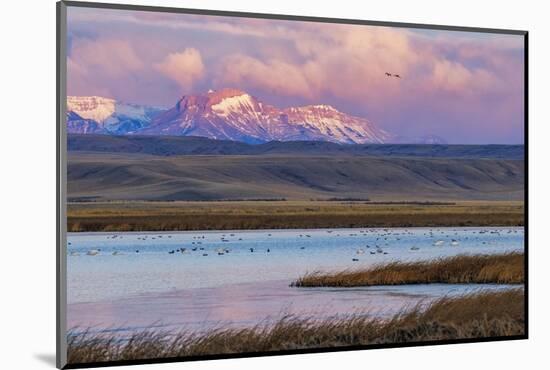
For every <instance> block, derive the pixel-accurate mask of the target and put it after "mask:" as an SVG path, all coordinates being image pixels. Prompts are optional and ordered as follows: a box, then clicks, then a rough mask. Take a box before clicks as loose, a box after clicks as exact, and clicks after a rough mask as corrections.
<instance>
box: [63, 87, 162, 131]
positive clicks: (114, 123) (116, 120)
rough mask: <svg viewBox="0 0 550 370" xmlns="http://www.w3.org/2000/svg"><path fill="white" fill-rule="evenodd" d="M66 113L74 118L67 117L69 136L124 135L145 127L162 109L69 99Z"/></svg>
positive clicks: (94, 99)
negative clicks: (92, 133)
mask: <svg viewBox="0 0 550 370" xmlns="http://www.w3.org/2000/svg"><path fill="white" fill-rule="evenodd" d="M67 111H68V113H72V114H76V116H68V122H69V125H68V127H69V132H78V133H86V132H94V133H110V134H127V133H131V132H135V131H138V130H140V129H142V128H144V127H146V126H148V125H149V123H150V122H151V120H152V118H153V117H155V116H156V115H157V114H158V113H159V112H160V111H161V109H160V108H156V107H147V106H141V105H135V104H126V103H121V102H118V101H116V100H114V99H109V98H103V97H99V96H68V97H67ZM77 117H79V119H77ZM92 122H94V123H95V124H92ZM91 126H94V130H93V131H90V129H89V127H91Z"/></svg>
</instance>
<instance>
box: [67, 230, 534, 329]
mask: <svg viewBox="0 0 550 370" xmlns="http://www.w3.org/2000/svg"><path fill="white" fill-rule="evenodd" d="M523 237H524V231H523V228H433V229H429V228H392V229H331V230H262V231H224V232H180V233H115V234H113V233H70V234H69V236H68V242H69V245H68V253H69V256H68V257H67V258H68V263H67V265H68V267H67V270H68V282H67V283H68V304H69V306H68V321H69V327H71V326H77V325H78V326H94V327H101V328H108V327H127V328H130V329H131V328H140V327H147V326H150V325H151V324H153V323H156V324H158V325H161V326H162V325H166V326H171V327H181V326H185V327H191V328H193V329H197V330H199V329H204V328H208V327H212V326H216V325H222V324H223V325H227V324H229V323H231V324H232V325H250V324H256V323H258V321H260V320H264V319H266V318H268V317H276V316H278V315H280V314H282V313H297V314H304V315H313V316H315V317H327V316H332V315H342V314H344V315H345V314H349V313H355V312H368V313H369V314H371V315H376V316H386V315H391V314H392V313H395V312H397V311H398V310H401V309H402V308H403V307H405V306H410V305H414V304H416V303H418V302H429V300H431V299H434V298H438V297H441V296H444V295H452V294H462V293H464V292H466V291H471V290H475V289H481V287H480V286H475V285H438V284H432V285H417V286H407V287H403V286H401V287H369V288H358V289H349V288H348V289H329V288H322V289H311V288H309V289H297V288H289V287H288V284H289V283H290V282H291V281H292V280H294V279H295V278H296V277H298V276H300V275H302V274H304V273H305V272H308V271H315V270H323V271H327V270H328V271H330V270H341V269H345V268H357V267H361V266H368V265H372V264H375V263H380V262H383V261H395V260H400V261H403V260H418V259H430V258H434V257H442V256H450V255H456V254H467V253H470V254H471V253H502V252H508V251H516V250H523ZM413 247H414V248H413ZM182 248H185V251H184V252H183V253H182V252H181V249H182ZM411 248H413V249H411ZM417 248H418V249H417ZM194 249H196V250H194ZM178 250H179V251H178ZM377 250H379V251H378V252H377ZM172 251H173V253H172ZM88 253H90V254H96V253H97V254H96V255H93V256H92V255H88ZM371 253H373V254H371ZM353 259H358V260H359V261H353ZM503 288H507V287H506V286H504V287H503V286H500V287H499V286H491V285H484V286H483V287H482V289H503Z"/></svg>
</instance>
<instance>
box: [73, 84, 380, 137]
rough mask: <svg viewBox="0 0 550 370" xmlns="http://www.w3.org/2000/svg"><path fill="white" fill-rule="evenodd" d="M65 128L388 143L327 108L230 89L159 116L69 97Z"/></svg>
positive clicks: (183, 102) (189, 98)
mask: <svg viewBox="0 0 550 370" xmlns="http://www.w3.org/2000/svg"><path fill="white" fill-rule="evenodd" d="M68 127H69V132H73V133H105V134H117V135H121V134H122V135H124V134H140V135H173V136H202V137H207V138H211V139H217V140H232V141H242V142H247V143H262V142H268V141H274V140H276V141H296V140H306V141H310V140H316V141H331V142H336V143H349V144H363V143H384V142H388V141H390V140H391V135H390V134H388V133H387V132H385V131H383V130H381V129H379V128H377V127H376V126H375V125H374V124H373V123H372V122H370V121H368V120H366V119H364V118H360V117H355V116H351V115H348V114H345V113H342V112H339V111H338V110H336V109H335V108H333V107H331V106H330V105H308V106H303V107H291V108H286V109H279V108H276V107H274V106H272V105H269V104H265V103H263V102H261V101H260V100H258V99H257V98H255V97H253V96H251V95H250V94H248V93H246V92H244V91H241V90H236V89H222V90H218V91H213V90H210V91H208V92H207V93H206V94H200V95H186V96H183V97H182V98H181V99H180V100H179V101H178V102H177V104H176V105H175V106H174V107H173V108H171V109H167V110H164V111H160V110H159V109H158V108H150V107H143V106H137V105H131V104H123V103H119V102H117V101H115V100H112V99H106V98H100V97H69V99H68Z"/></svg>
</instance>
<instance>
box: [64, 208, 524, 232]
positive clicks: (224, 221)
mask: <svg viewBox="0 0 550 370" xmlns="http://www.w3.org/2000/svg"><path fill="white" fill-rule="evenodd" d="M67 215H68V216H67V230H68V231H69V232H97V231H102V232H122V231H137V232H146V231H152V232H155V231H157V232H160V231H207V230H219V231H222V230H223V231H231V230H234V231H235V230H288V229H297V230H300V229H301V230H312V229H348V228H355V229H357V228H390V227H392V228H395V227H402V228H407V227H513V226H518V227H521V226H524V221H525V214H524V206H523V202H520V201H509V202H501V201H475V202H471V201H462V202H454V203H452V204H451V203H444V204H441V203H437V204H426V203H413V204H411V203H383V204H380V203H375V204H371V203H368V202H360V201H356V202H350V201H278V202H254V201H243V202H241V201H220V202H178V203H173V202H113V203H90V202H84V203H71V204H69V205H68V210H67Z"/></svg>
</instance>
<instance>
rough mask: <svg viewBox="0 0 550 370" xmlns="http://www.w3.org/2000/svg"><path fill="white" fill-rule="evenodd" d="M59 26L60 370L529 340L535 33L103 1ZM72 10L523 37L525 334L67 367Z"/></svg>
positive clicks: (61, 16) (62, 17)
mask: <svg viewBox="0 0 550 370" xmlns="http://www.w3.org/2000/svg"><path fill="white" fill-rule="evenodd" d="M56 5H57V6H56V19H57V22H56V26H57V43H56V47H57V52H56V55H57V62H56V75H57V85H56V91H57V93H56V97H57V99H56V116H57V117H56V119H57V126H56V130H57V143H56V144H57V145H56V150H57V153H56V170H57V171H56V172H57V174H56V178H57V186H56V199H57V214H56V228H57V232H56V235H57V250H56V284H57V286H56V288H57V289H56V291H57V297H56V302H57V310H56V328H57V331H56V365H57V367H58V368H60V369H77V368H94V367H109V366H121V365H138V364H157V363H171V362H189V361H205V360H218V359H233V358H245V357H267V356H281V355H293V354H313V353H322V352H342V351H357V350H367V349H381V348H402V347H419V346H428V345H429V346H434V345H448V344H462V343H482V342H496V341H510V340H523V339H528V338H529V263H528V261H529V222H528V215H529V160H528V158H529V130H528V129H529V127H528V126H529V125H528V116H529V85H528V77H529V73H528V70H529V68H528V67H529V48H528V36H529V32H528V31H526V30H512V29H496V28H481V27H479V28H478V27H462V26H449V25H436V24H419V23H402V22H386V21H372V20H358V19H342V18H328V17H312V16H299V15H284V14H266V13H253V12H238V11H221V10H210V9H190V8H177V7H160V6H144V5H130V4H109V3H97V2H80V1H59V2H57V4H56ZM68 7H78V8H95V9H116V10H134V11H149V12H163V13H179V14H194V15H210V16H224V17H240V18H258V19H273V20H290V21H308V22H319V23H339V24H349V25H366V26H381V27H399V28H414V29H429V30H442V31H464V32H476V33H493V34H509V35H519V36H523V38H524V65H525V69H524V96H523V99H524V107H525V108H524V147H525V154H524V168H525V173H524V176H525V190H524V199H523V200H524V230H525V234H524V235H525V236H524V255H525V265H524V269H525V285H524V292H525V295H524V297H525V301H524V304H525V306H524V307H525V333H524V334H523V335H517V336H503V337H486V338H470V339H456V340H438V341H419V342H408V343H399V344H392V343H386V344H376V345H361V346H348V347H328V348H314V349H299V350H281V351H277V352H249V353H235V354H221V355H205V356H190V357H174V358H157V359H143V360H131V361H106V362H97V363H85V364H67V361H66V349H67V343H66V329H67V328H66V322H65V321H66V305H67V301H66V288H67V285H66V272H67V260H66V233H67V227H66V226H67V215H66V195H67V179H66V172H67V163H66V152H67V148H66V140H67V133H66V95H67V94H66V74H67V70H66V68H67V65H66V35H67V23H66V10H67V8H68Z"/></svg>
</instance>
